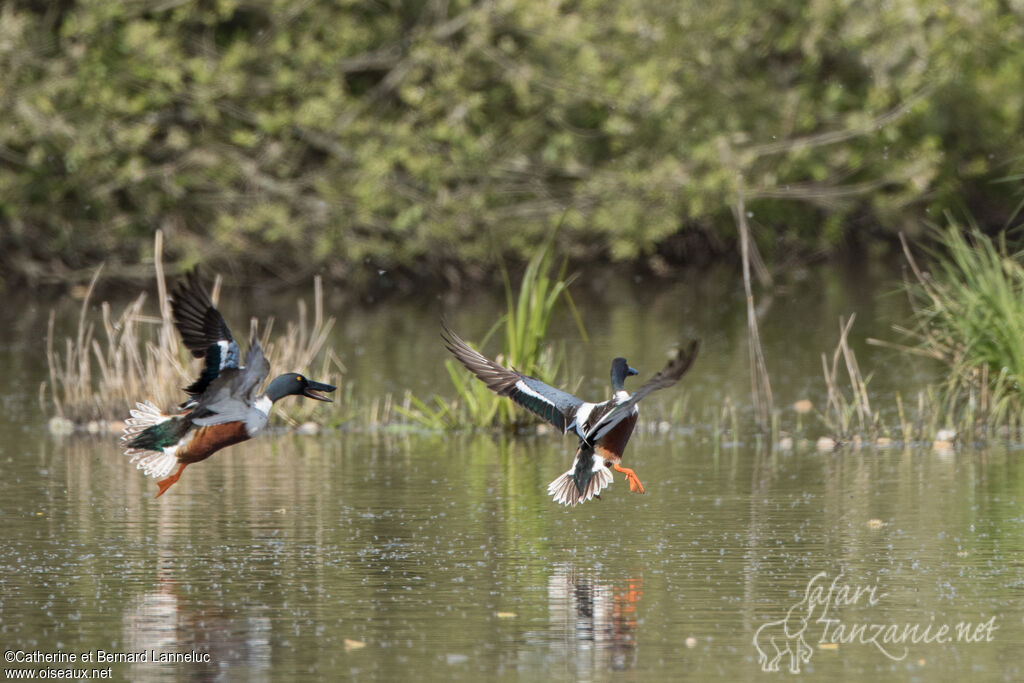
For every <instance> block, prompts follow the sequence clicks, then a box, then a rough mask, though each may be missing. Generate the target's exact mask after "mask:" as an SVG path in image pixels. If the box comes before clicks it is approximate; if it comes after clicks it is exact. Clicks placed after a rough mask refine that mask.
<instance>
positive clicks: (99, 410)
mask: <svg viewBox="0 0 1024 683" xmlns="http://www.w3.org/2000/svg"><path fill="white" fill-rule="evenodd" d="M162 248H163V236H162V234H161V233H160V232H159V231H158V232H157V234H156V241H155V251H154V254H155V266H156V281H157V291H158V297H159V304H160V313H159V316H151V315H147V314H146V313H145V312H144V308H145V302H146V294H145V293H142V294H140V295H139V296H138V297H136V298H135V300H134V301H132V302H131V303H130V304H128V306H126V307H125V309H124V311H123V312H122V313H121V314H120V315H118V316H115V315H114V314H113V312H112V308H111V306H110V304H109V303H108V302H106V301H104V302H103V303H102V304H101V305H100V311H101V318H100V325H99V330H97V325H96V323H95V322H93V321H92V320H90V318H89V315H88V313H89V309H90V303H91V300H92V294H93V290H94V288H95V286H96V283H97V281H98V280H99V277H100V275H101V272H102V267H101V268H100V269H97V271H96V273H95V274H94V275H93V278H92V281H91V282H90V285H89V289H88V291H87V293H86V296H85V299H84V301H83V302H82V308H81V312H80V313H79V318H78V328H77V330H76V333H75V336H74V337H69V338H66V339H65V340H64V343H63V344H58V343H56V341H55V333H54V322H55V320H54V318H55V314H54V313H53V312H51V313H50V321H49V328H48V331H47V336H46V358H47V363H48V365H49V379H48V380H47V381H45V382H44V383H43V384H42V386H41V387H40V401H41V402H42V404H43V406H42V407H43V410H44V411H45V412H51V411H52V413H53V414H54V417H58V418H63V419H64V420H68V421H70V422H71V423H73V424H77V425H83V424H86V423H89V422H102V421H117V420H122V419H124V417H125V416H126V415H127V414H128V410H129V408H130V407H132V406H134V405H135V403H136V402H137V401H142V400H146V399H149V400H151V401H153V402H154V403H155V404H157V405H158V406H159V407H161V408H163V409H169V408H171V407H173V406H174V405H176V404H178V403H180V402H181V401H182V400H183V399H184V398H185V394H184V393H183V392H182V387H184V386H187V385H188V384H190V383H191V382H192V381H193V380H194V379H195V376H196V375H198V373H199V365H200V363H201V361H199V360H195V359H193V358H192V356H191V354H190V353H189V352H188V350H187V349H186V348H185V346H184V345H183V344H182V343H181V341H180V339H179V337H178V333H177V331H176V330H175V328H174V321H173V319H172V316H171V307H170V304H169V303H168V299H167V291H168V290H167V282H166V278H165V275H164V268H163V262H162V258H161V257H162ZM219 291H220V279H219V278H217V280H216V281H215V283H214V286H213V291H212V292H211V297H212V299H213V301H214V302H216V301H217V299H218V295H219ZM297 306H298V311H299V319H298V321H296V322H289V323H288V324H287V326H286V329H285V332H284V333H283V334H280V335H278V336H276V337H272V334H271V333H272V330H273V320H272V319H270V320H268V321H267V322H266V323H265V324H263V325H262V330H263V332H262V334H261V335H260V343H261V345H262V346H263V349H264V352H265V353H266V356H267V360H268V361H269V362H270V365H271V368H273V370H280V371H281V372H284V371H286V370H306V369H308V368H312V367H313V365H314V363H317V368H318V369H317V371H316V372H315V373H311V374H315V375H316V376H317V377H318V378H324V379H323V381H326V382H330V383H332V384H340V381H339V379H340V376H339V373H340V370H341V363H340V361H339V360H338V358H337V357H336V356H335V355H334V353H333V351H330V350H326V351H324V346H325V344H326V342H327V338H328V335H329V334H330V330H331V327H332V326H333V325H334V318H333V317H331V318H326V319H325V318H324V314H323V289H322V286H321V284H320V281H319V279H317V281H316V283H315V294H314V312H313V318H312V320H309V315H308V312H307V307H306V303H305V302H304V301H302V300H299V301H298V302H297ZM259 327H261V326H259V325H258V324H257V322H256V320H255V319H252V321H251V322H250V329H248V330H247V329H245V328H242V329H238V326H237V325H236V327H235V330H234V335H235V337H236V340H237V341H238V342H239V344H240V345H241V346H242V348H243V357H244V353H245V348H246V345H247V342H248V340H249V338H250V337H251V336H252V335H253V334H255V333H256V330H257V329H258V328H259ZM243 333H246V334H244V335H243ZM303 403H305V402H303V401H289V402H286V403H285V404H283V405H282V406H281V409H279V412H278V414H281V415H284V416H285V418H286V419H291V420H297V419H301V418H302V417H303V416H304V415H305V414H306V412H308V411H309V409H310V408H309V406H304V405H302V404H303Z"/></svg>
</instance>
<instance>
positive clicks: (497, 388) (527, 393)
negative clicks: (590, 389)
mask: <svg viewBox="0 0 1024 683" xmlns="http://www.w3.org/2000/svg"><path fill="white" fill-rule="evenodd" d="M441 328H442V330H443V331H442V332H441V338H442V339H443V340H444V343H445V347H447V349H448V350H449V351H451V352H452V354H453V355H454V356H455V357H456V358H457V359H458V360H459V362H460V363H462V364H463V365H465V366H466V368H468V369H469V371H470V372H472V373H473V374H474V375H476V376H477V377H479V378H480V379H481V380H482V381H483V383H484V384H486V385H487V388H488V389H490V390H491V391H493V392H494V393H496V394H498V395H499V396H508V397H509V398H510V399H512V400H513V401H515V402H516V403H518V404H519V405H521V406H523V407H524V408H526V409H527V410H529V411H531V412H533V413H534V414H536V415H538V416H540V417H541V418H543V419H545V420H547V421H548V422H550V423H551V424H552V425H554V426H555V427H557V428H558V429H559V430H560V431H561V432H562V433H565V432H568V431H569V430H570V429H574V428H576V411H577V410H578V409H579V407H580V406H581V405H583V403H584V402H583V401H582V400H580V399H578V398H576V397H575V396H573V395H572V394H569V393H566V392H564V391H561V390H559V389H555V388H554V387H552V386H549V385H547V384H545V383H544V382H541V381H540V380H539V379H537V378H535V377H529V376H527V375H524V374H523V373H521V372H517V371H515V370H510V369H509V368H506V367H503V366H501V365H498V364H497V363H495V362H494V361H492V360H490V359H488V358H486V357H484V356H482V355H481V354H479V353H478V352H476V351H474V350H473V349H471V348H469V345H468V344H466V342H465V341H463V340H462V338H461V337H459V335H457V334H455V332H453V331H452V330H451V328H449V327H448V325H446V324H445V323H444V322H442V323H441Z"/></svg>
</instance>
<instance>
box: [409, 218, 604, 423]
mask: <svg viewBox="0 0 1024 683" xmlns="http://www.w3.org/2000/svg"><path fill="white" fill-rule="evenodd" d="M553 237H554V235H553V234H552V235H551V236H549V237H548V239H547V240H546V241H545V242H544V244H543V245H541V247H540V248H539V249H538V250H537V252H536V253H535V254H534V255H533V257H532V258H531V259H530V261H529V263H528V264H527V266H526V270H525V271H524V273H523V279H522V281H521V282H520V283H519V289H518V292H517V291H516V289H515V288H514V287H513V286H512V281H511V278H510V277H509V275H508V272H507V270H505V268H504V267H502V276H503V279H504V282H505V306H506V311H505V313H504V314H503V315H502V316H501V317H500V318H498V320H497V321H496V322H495V323H494V325H492V326H491V329H490V330H489V331H488V332H487V334H486V335H485V336H484V339H483V342H481V346H483V345H486V343H487V341H488V340H489V339H490V338H491V337H493V336H495V335H496V334H498V333H499V332H500V335H499V336H500V337H501V340H502V350H501V353H499V354H498V355H497V356H495V360H496V361H497V362H498V363H501V364H502V365H504V366H506V367H514V368H515V369H516V370H518V371H519V372H522V373H524V374H526V375H530V376H532V377H537V378H538V379H540V380H542V381H544V382H548V383H550V384H557V383H558V382H557V378H558V377H559V375H560V373H561V371H562V368H563V366H564V353H562V352H561V351H556V350H555V348H554V347H553V346H552V345H550V344H547V343H545V341H544V340H545V339H546V338H547V335H548V327H549V326H550V324H551V319H552V316H553V314H554V313H555V311H556V309H557V308H558V304H559V302H560V301H561V302H564V303H565V305H566V306H567V307H568V308H569V310H570V312H571V314H572V316H573V318H574V319H575V321H576V325H577V327H578V328H579V330H580V334H581V336H582V337H583V338H584V340H586V339H587V336H586V330H585V329H584V327H583V321H582V318H581V317H580V315H579V312H578V311H577V309H576V305H575V304H574V303H573V300H572V297H571V296H570V294H569V285H570V284H571V283H572V281H573V280H574V279H575V276H572V275H569V276H567V275H566V265H565V263H564V262H563V264H562V266H561V268H559V269H558V270H557V271H555V269H554V267H553V265H552V259H553V256H552V241H553ZM445 367H446V368H447V370H448V376H449V378H450V379H451V382H452V386H453V388H454V389H455V398H454V399H452V400H447V399H444V398H442V397H440V396H437V395H434V396H433V397H432V398H431V399H429V400H427V401H425V400H422V399H420V398H417V397H416V396H413V395H412V394H411V393H407V394H406V396H405V401H404V402H403V405H401V406H399V405H396V406H395V410H396V411H397V412H398V413H400V414H401V415H403V416H405V417H406V418H407V419H409V420H412V421H413V422H415V423H418V424H420V425H422V426H424V427H428V428H431V429H455V428H464V427H491V426H500V427H502V428H506V429H508V428H514V427H517V426H520V425H522V424H524V423H529V422H533V421H534V419H533V417H532V414H530V413H528V412H527V411H525V410H522V409H519V408H517V407H516V406H514V405H513V404H512V403H511V402H510V401H509V400H508V399H507V398H504V397H501V396H497V395H495V394H494V393H493V392H492V391H491V390H490V389H488V388H487V387H486V386H485V385H484V383H483V382H481V381H479V380H478V379H476V377H474V376H473V375H472V373H470V372H468V371H467V370H466V369H465V368H464V367H463V366H462V365H461V364H460V363H458V362H457V361H455V360H454V359H448V360H447V361H446V362H445Z"/></svg>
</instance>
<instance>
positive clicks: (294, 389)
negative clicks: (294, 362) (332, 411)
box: [267, 372, 337, 402]
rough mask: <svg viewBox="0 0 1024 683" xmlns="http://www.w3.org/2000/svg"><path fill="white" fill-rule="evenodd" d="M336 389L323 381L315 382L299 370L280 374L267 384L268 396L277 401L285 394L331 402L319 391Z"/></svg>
mask: <svg viewBox="0 0 1024 683" xmlns="http://www.w3.org/2000/svg"><path fill="white" fill-rule="evenodd" d="M335 389H337V387H335V386H332V385H330V384H324V383H322V382H314V381H313V380H311V379H306V377H305V376H303V375H300V374H299V373H297V372H288V373H285V374H283V375H278V376H277V377H275V378H274V381H273V382H271V383H270V385H269V386H267V398H269V399H270V400H271V401H274V402H277V401H280V400H281V399H282V398H284V397H285V396H305V397H306V398H315V399H316V400H317V401H328V402H330V400H331V399H329V398H327V397H326V396H324V395H323V394H320V393H318V392H321V391H326V392H331V391H334V390H335Z"/></svg>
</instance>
